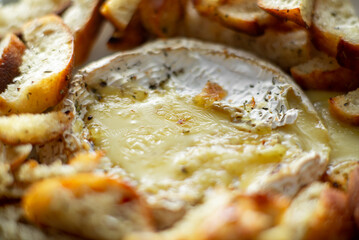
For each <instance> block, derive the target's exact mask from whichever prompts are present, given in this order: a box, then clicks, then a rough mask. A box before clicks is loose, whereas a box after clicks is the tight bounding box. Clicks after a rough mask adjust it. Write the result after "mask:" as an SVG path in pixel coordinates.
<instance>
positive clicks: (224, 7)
mask: <svg viewBox="0 0 359 240" xmlns="http://www.w3.org/2000/svg"><path fill="white" fill-rule="evenodd" d="M193 2H194V6H195V8H196V9H197V11H198V12H199V13H200V14H201V15H202V16H205V17H208V18H210V19H212V20H215V21H217V22H219V23H221V24H222V25H224V26H226V27H229V28H231V29H234V30H236V31H240V32H244V33H247V34H250V35H260V34H263V32H264V29H265V28H266V27H267V26H268V25H274V24H275V23H277V20H276V19H275V18H274V17H273V16H271V15H270V14H268V13H266V12H265V11H263V10H262V9H260V8H259V7H258V6H257V1H256V0H230V1H226V2H223V1H219V0H215V1H213V0H194V1H193Z"/></svg>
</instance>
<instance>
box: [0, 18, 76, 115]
mask: <svg viewBox="0 0 359 240" xmlns="http://www.w3.org/2000/svg"><path fill="white" fill-rule="evenodd" d="M23 37H24V40H25V43H26V45H27V47H28V49H26V50H25V53H24V56H23V59H22V60H23V62H22V65H21V66H20V75H19V76H17V77H16V78H15V79H14V80H13V82H14V83H13V84H9V85H8V86H7V89H6V90H5V91H4V92H3V93H1V94H0V113H2V114H12V113H21V112H29V113H39V112H42V111H44V110H46V109H47V108H49V107H52V106H54V105H56V104H57V103H58V102H59V101H60V100H61V99H62V98H63V97H64V95H65V94H66V91H67V85H68V80H69V79H70V75H71V71H72V65H73V55H74V41H73V36H72V34H71V32H70V30H69V29H68V27H67V26H66V25H65V24H64V23H63V21H62V20H61V18H59V17H57V16H55V15H49V16H46V17H43V18H39V19H36V20H34V21H32V22H30V23H28V24H26V25H25V26H24V31H23Z"/></svg>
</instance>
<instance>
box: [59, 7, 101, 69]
mask: <svg viewBox="0 0 359 240" xmlns="http://www.w3.org/2000/svg"><path fill="white" fill-rule="evenodd" d="M81 4H83V3H81V2H80V1H79V3H77V2H76V1H75V3H74V4H73V6H71V7H70V8H69V9H67V11H66V12H65V15H64V16H63V18H64V22H65V23H66V24H68V26H69V27H70V29H71V30H72V32H73V34H74V45H75V53H74V55H75V62H74V66H80V65H81V64H83V63H84V62H85V61H86V59H87V58H88V56H89V54H90V52H91V49H92V46H93V44H94V43H95V41H96V37H97V35H98V33H99V31H100V29H101V26H102V22H103V17H102V15H101V13H100V7H101V4H102V0H94V1H91V3H90V5H88V6H87V5H84V6H81ZM73 8H84V11H83V12H82V13H83V14H84V15H82V16H81V17H82V18H86V20H85V21H84V24H83V25H82V26H72V24H73V23H72V22H71V21H73V16H69V15H66V14H70V15H71V14H78V12H73V13H72V12H71V11H72V9H73ZM67 18H69V20H67Z"/></svg>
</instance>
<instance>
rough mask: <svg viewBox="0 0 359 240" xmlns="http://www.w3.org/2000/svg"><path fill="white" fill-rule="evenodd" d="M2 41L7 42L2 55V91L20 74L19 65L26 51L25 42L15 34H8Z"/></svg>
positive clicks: (0, 73)
mask: <svg viewBox="0 0 359 240" xmlns="http://www.w3.org/2000/svg"><path fill="white" fill-rule="evenodd" d="M2 42H7V43H6V46H4V47H3V49H0V52H2V54H1V56H0V93H2V92H3V91H5V89H6V87H7V85H8V84H10V83H12V81H13V79H14V78H15V77H16V76H17V75H19V74H20V70H19V67H20V65H21V63H22V56H23V54H24V52H25V49H26V46H25V44H24V43H23V42H22V41H21V40H20V39H19V38H18V37H17V36H16V35H14V34H12V33H10V34H9V35H7V36H6V37H5V38H4V39H3V40H2Z"/></svg>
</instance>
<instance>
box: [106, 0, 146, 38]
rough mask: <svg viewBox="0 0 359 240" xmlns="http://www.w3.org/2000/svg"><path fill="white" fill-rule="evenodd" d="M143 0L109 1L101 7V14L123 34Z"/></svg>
mask: <svg viewBox="0 0 359 240" xmlns="http://www.w3.org/2000/svg"><path fill="white" fill-rule="evenodd" d="M140 2H141V0H131V1H127V0H107V1H106V2H105V3H104V4H103V5H102V7H101V14H102V15H103V16H104V17H105V18H107V19H108V20H109V21H110V22H111V23H112V24H113V25H114V26H115V27H116V28H117V30H118V31H119V32H123V31H124V30H125V29H126V27H127V25H128V24H129V23H130V21H131V19H132V16H133V15H134V14H135V12H136V10H137V9H138V6H139V4H140Z"/></svg>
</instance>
